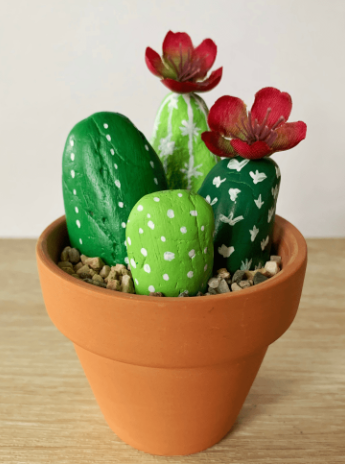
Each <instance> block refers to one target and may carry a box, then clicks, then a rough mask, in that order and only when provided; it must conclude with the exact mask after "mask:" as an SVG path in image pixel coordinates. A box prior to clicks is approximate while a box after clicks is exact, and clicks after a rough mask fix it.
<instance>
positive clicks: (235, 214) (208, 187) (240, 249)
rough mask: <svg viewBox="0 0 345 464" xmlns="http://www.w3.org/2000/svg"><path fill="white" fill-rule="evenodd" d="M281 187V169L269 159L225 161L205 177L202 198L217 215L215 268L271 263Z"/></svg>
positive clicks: (249, 267)
mask: <svg viewBox="0 0 345 464" xmlns="http://www.w3.org/2000/svg"><path fill="white" fill-rule="evenodd" d="M279 185H280V170H279V167H278V166H277V164H276V163H275V162H274V161H273V160H272V159H270V158H262V159H261V160H257V161H254V160H246V159H243V158H241V157H236V158H233V159H231V160H229V159H224V160H222V161H221V162H220V163H218V164H217V166H215V167H214V168H213V169H212V171H211V172H210V173H209V174H208V176H207V177H206V179H205V181H204V183H203V185H202V187H201V189H200V190H199V193H200V195H202V196H203V197H204V198H206V200H207V201H208V202H209V203H210V204H211V206H212V208H213V212H214V216H215V228H216V229H215V230H216V232H215V237H214V251H215V259H214V267H215V269H219V268H221V267H226V268H227V269H228V270H229V271H230V272H232V273H233V272H235V271H237V270H238V269H254V268H255V267H262V266H263V265H264V264H265V262H266V261H268V260H269V257H270V251H271V244H272V233H273V226H274V219H275V208H276V201H277V196H278V192H279Z"/></svg>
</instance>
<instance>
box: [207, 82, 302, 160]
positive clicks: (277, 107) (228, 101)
mask: <svg viewBox="0 0 345 464" xmlns="http://www.w3.org/2000/svg"><path fill="white" fill-rule="evenodd" d="M291 109H292V100H291V97H290V95H289V94H288V93H286V92H280V91H279V90H278V89H274V88H273V87H266V88H264V89H261V90H259V92H257V94H256V95H255V101H254V104H253V106H252V109H251V111H248V114H247V110H246V105H245V104H244V103H243V101H242V100H240V99H239V98H236V97H230V96H224V97H221V98H219V99H218V100H217V101H216V103H215V104H214V105H213V106H212V108H211V109H210V112H209V115H208V125H209V127H210V129H211V131H209V132H204V133H203V134H201V138H202V140H203V141H204V142H205V144H206V146H207V147H208V149H209V150H210V151H212V153H214V154H215V155H218V156H225V157H228V158H233V157H234V156H236V155H240V156H242V157H243V158H248V159H259V158H263V157H264V156H270V155H272V154H273V153H274V152H276V151H283V150H289V149H290V148H293V147H295V146H296V145H297V144H299V143H300V142H301V140H303V139H305V136H306V133H307V126H306V124H305V123H304V122H302V121H298V122H290V123H287V122H286V121H287V120H288V118H289V116H290V113H291Z"/></svg>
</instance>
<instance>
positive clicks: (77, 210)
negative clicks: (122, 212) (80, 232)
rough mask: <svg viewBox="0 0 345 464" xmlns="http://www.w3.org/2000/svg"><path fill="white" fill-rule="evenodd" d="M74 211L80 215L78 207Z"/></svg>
mask: <svg viewBox="0 0 345 464" xmlns="http://www.w3.org/2000/svg"><path fill="white" fill-rule="evenodd" d="M74 211H75V212H76V213H77V214H78V213H79V208H78V206H76V207H75V208H74Z"/></svg>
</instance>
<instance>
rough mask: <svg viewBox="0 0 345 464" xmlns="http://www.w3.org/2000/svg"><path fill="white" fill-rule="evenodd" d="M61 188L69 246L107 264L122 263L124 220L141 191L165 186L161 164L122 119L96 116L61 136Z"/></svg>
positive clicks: (128, 123) (141, 137)
mask: <svg viewBox="0 0 345 464" xmlns="http://www.w3.org/2000/svg"><path fill="white" fill-rule="evenodd" d="M62 184H63V197H64V203H65V212H66V220H67V228H68V234H69V237H70V241H71V244H72V247H75V248H78V249H79V250H80V251H81V252H82V253H83V254H85V255H87V256H99V257H101V258H102V259H103V260H104V261H105V262H106V263H107V264H109V265H113V264H116V263H122V264H124V263H126V262H127V261H128V258H127V251H126V246H125V238H126V237H125V229H126V225H127V218H128V215H129V213H130V211H131V210H132V208H133V206H134V205H135V203H136V202H137V201H138V200H139V199H140V198H141V197H142V196H143V195H146V194H147V193H150V192H155V191H157V190H164V189H166V188H167V184H166V179H165V175H164V171H163V167H162V163H161V161H160V160H159V158H158V156H157V155H156V153H155V151H154V150H153V149H152V147H151V145H150V144H149V143H148V142H147V140H146V139H145V137H144V135H143V134H142V133H141V132H140V131H139V130H138V129H137V128H136V127H135V126H134V125H133V124H132V123H131V121H130V120H129V119H128V118H126V117H125V116H123V115H121V114H118V113H107V112H103V113H96V114H94V115H92V116H90V117H89V118H86V119H84V120H83V121H81V122H79V123H78V124H77V125H76V126H75V127H74V128H73V129H72V131H71V132H70V134H69V135H68V137H67V141H66V145H65V149H64V154H63V161H62Z"/></svg>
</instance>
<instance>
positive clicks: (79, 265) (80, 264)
mask: <svg viewBox="0 0 345 464" xmlns="http://www.w3.org/2000/svg"><path fill="white" fill-rule="evenodd" d="M83 266H84V265H83V263H82V262H81V261H79V263H77V264H76V265H75V266H74V270H75V272H77V271H78V269H80V268H81V267H83Z"/></svg>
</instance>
